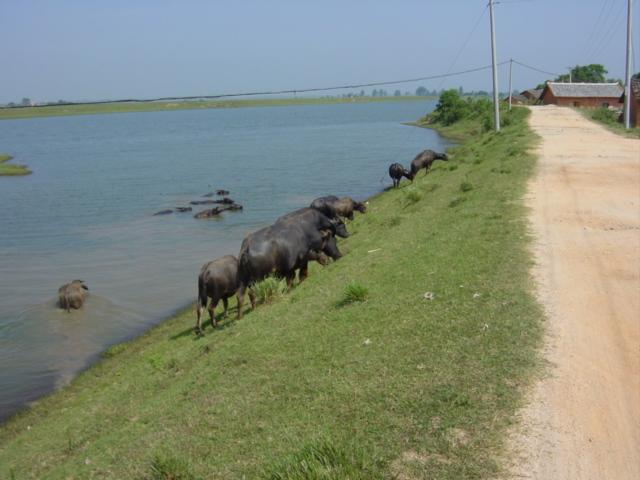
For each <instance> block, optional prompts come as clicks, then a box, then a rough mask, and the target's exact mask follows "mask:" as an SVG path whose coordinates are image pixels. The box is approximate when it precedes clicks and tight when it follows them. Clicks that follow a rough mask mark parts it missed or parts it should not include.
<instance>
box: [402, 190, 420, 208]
mask: <svg viewBox="0 0 640 480" xmlns="http://www.w3.org/2000/svg"><path fill="white" fill-rule="evenodd" d="M404 194H405V197H406V199H407V202H408V204H409V205H411V204H414V203H416V202H419V201H420V200H422V193H420V191H419V190H418V189H417V188H416V187H409V188H406V189H405V191H404Z"/></svg>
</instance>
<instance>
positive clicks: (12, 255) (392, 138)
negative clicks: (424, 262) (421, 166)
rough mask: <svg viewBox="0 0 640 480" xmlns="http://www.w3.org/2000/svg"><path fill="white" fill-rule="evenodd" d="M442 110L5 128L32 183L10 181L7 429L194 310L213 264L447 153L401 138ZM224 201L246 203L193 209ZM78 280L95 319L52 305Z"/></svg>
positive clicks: (430, 141)
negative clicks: (49, 396) (200, 278)
mask: <svg viewBox="0 0 640 480" xmlns="http://www.w3.org/2000/svg"><path fill="white" fill-rule="evenodd" d="M433 106H434V104H433V103H432V102H398V103H370V104H354V105H320V106H317V105H316V106H292V107H273V108H241V109H228V110H183V111H175V112H149V113H128V114H116V115H91V116H77V117H58V118H38V119H30V120H4V121H0V152H2V153H4V152H6V153H10V154H12V155H13V156H14V157H15V161H16V162H18V163H26V164H28V165H29V167H30V168H31V169H32V170H33V171H34V174H32V175H30V176H27V177H0V205H2V208H0V420H2V419H5V418H7V417H8V416H9V415H11V414H12V413H13V412H15V411H16V410H17V409H19V408H21V407H23V406H24V405H26V404H28V402H30V401H33V400H34V399H36V398H38V397H39V396H41V395H42V394H44V393H46V392H49V391H51V390H52V389H54V388H56V387H58V386H60V385H64V384H65V383H67V382H68V381H69V380H70V379H71V378H72V377H73V376H74V375H75V374H76V373H78V371H80V370H81V369H82V368H84V367H86V366H87V365H88V364H89V363H90V362H91V361H92V360H94V359H95V358H97V356H98V355H99V353H100V352H101V351H102V350H104V349H105V348H106V347H108V346H109V345H111V344H113V343H117V342H121V341H123V340H126V339H129V338H131V337H132V336H135V335H137V334H139V333H140V332H142V331H143V330H145V329H147V328H149V327H150V326H152V325H154V324H156V323H158V322H159V321H161V319H162V318H165V317H166V316H168V315H170V314H171V313H173V312H175V311H176V310H177V309H179V308H180V307H183V306H185V305H187V304H188V303H189V302H192V301H194V300H195V297H196V293H197V292H196V290H197V287H196V279H197V274H198V272H199V269H200V267H201V265H202V264H203V263H204V262H206V261H208V260H212V259H214V258H216V257H218V256H221V255H225V254H234V255H235V254H237V252H238V250H239V247H240V243H241V241H242V238H244V236H245V235H246V234H247V233H249V232H251V231H253V230H255V229H257V228H259V227H262V226H264V225H267V224H270V223H271V222H272V221H273V220H274V219H275V218H276V217H278V216H279V215H281V214H283V213H285V212H287V211H290V210H293V209H295V208H299V207H302V206H307V205H308V204H309V203H310V201H311V200H312V199H313V198H315V197H317V196H320V195H327V194H335V195H351V196H353V197H354V198H357V199H364V198H366V197H368V196H369V195H372V194H374V193H376V192H378V191H380V190H381V189H382V188H384V187H385V186H387V185H389V184H390V183H391V182H390V179H389V178H388V176H387V167H388V165H389V164H390V163H391V162H394V161H400V162H402V163H404V164H408V163H409V161H410V160H411V159H412V158H413V156H414V155H415V154H416V153H417V152H418V151H420V150H421V149H424V148H433V149H434V150H442V149H444V148H445V146H446V145H445V144H444V143H443V140H441V139H440V138H439V137H438V136H437V134H436V133H434V132H433V131H431V130H426V129H419V128H415V127H409V126H404V125H402V124H401V122H404V121H411V120H415V119H416V118H418V117H419V116H421V115H423V114H424V113H426V112H427V111H430V110H431V109H433ZM218 188H225V189H227V190H230V191H231V195H230V196H231V197H232V198H233V199H234V200H236V201H237V202H238V203H240V204H242V205H244V211H243V212H226V213H224V214H223V215H222V217H221V218H220V219H217V220H196V219H194V218H193V213H195V212H196V211H198V210H199V209H201V208H202V209H204V208H206V206H203V207H194V212H191V213H179V214H176V213H174V214H171V215H168V216H153V213H155V212H157V211H159V210H162V209H167V208H173V207H177V206H187V205H188V203H189V201H191V200H198V199H201V196H202V195H203V194H205V193H207V192H210V191H212V190H215V189H218ZM74 278H80V279H83V280H85V281H86V283H87V284H88V286H89V288H90V289H91V296H90V297H89V299H88V301H87V304H86V308H84V309H83V310H80V311H75V312H71V313H70V314H68V313H66V312H62V311H60V310H59V309H57V308H56V307H55V298H56V293H57V289H58V287H59V286H60V285H61V284H63V283H65V282H68V281H70V280H72V279H74Z"/></svg>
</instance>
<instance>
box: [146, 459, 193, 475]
mask: <svg viewBox="0 0 640 480" xmlns="http://www.w3.org/2000/svg"><path fill="white" fill-rule="evenodd" d="M150 470H151V472H150V473H151V475H150V476H149V477H148V478H150V479H151V480H195V478H196V477H195V475H194V474H193V472H192V468H191V464H190V463H189V462H188V461H187V460H185V459H183V458H179V457H175V456H173V455H166V454H156V455H155V456H154V457H153V459H152V460H151V468H150Z"/></svg>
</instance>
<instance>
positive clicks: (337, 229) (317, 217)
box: [276, 207, 349, 238]
mask: <svg viewBox="0 0 640 480" xmlns="http://www.w3.org/2000/svg"><path fill="white" fill-rule="evenodd" d="M292 219H295V220H296V221H298V222H305V223H308V224H310V225H312V226H314V227H315V228H316V229H322V228H324V225H325V223H326V222H327V220H328V221H329V222H330V223H331V224H332V225H333V228H334V234H335V235H337V236H338V237H341V238H347V237H348V236H349V232H347V227H346V225H345V224H344V222H343V221H342V220H341V219H340V217H338V216H335V217H332V216H331V215H327V214H326V213H324V212H321V211H320V210H318V209H315V208H312V207H305V208H299V209H298V210H294V211H293V212H290V213H287V214H286V215H283V216H281V217H280V218H278V220H276V223H280V222H283V221H290V220H292Z"/></svg>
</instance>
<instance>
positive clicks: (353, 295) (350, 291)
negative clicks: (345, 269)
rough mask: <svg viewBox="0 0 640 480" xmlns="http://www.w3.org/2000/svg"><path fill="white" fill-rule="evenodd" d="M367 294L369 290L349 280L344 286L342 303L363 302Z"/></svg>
mask: <svg viewBox="0 0 640 480" xmlns="http://www.w3.org/2000/svg"><path fill="white" fill-rule="evenodd" d="M368 296H369V290H368V289H367V288H366V287H364V286H363V285H361V284H359V283H358V282H351V283H349V285H347V286H346V287H345V288H344V298H343V299H342V304H343V305H348V304H350V303H356V302H364V301H365V300H366V299H367V297H368Z"/></svg>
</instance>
